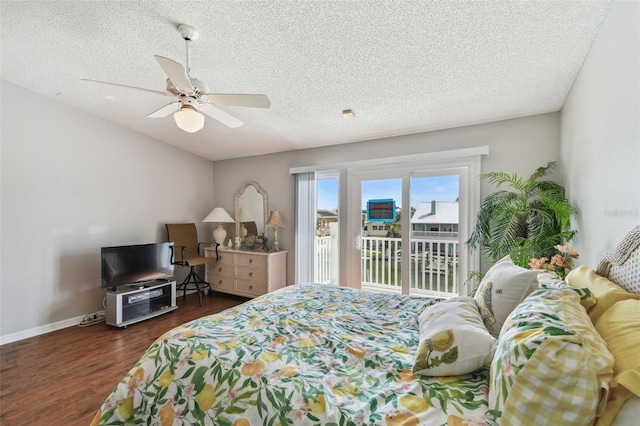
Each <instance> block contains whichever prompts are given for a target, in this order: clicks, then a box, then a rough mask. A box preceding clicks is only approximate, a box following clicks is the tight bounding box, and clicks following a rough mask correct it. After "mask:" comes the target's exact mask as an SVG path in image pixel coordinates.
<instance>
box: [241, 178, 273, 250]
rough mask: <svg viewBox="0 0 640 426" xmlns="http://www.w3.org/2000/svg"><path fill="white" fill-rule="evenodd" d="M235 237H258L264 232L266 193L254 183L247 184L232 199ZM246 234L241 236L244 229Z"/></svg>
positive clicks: (266, 211)
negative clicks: (253, 235) (252, 235)
mask: <svg viewBox="0 0 640 426" xmlns="http://www.w3.org/2000/svg"><path fill="white" fill-rule="evenodd" d="M234 204H235V219H236V236H239V237H240V238H243V237H244V236H245V235H247V234H255V235H260V234H263V233H265V232H266V229H265V223H266V222H267V213H268V210H267V193H266V192H265V190H264V189H262V187H261V186H260V185H259V184H258V183H256V182H248V183H246V184H244V185H243V186H242V188H240V190H239V191H238V192H237V193H236V195H235V198H234ZM243 228H244V229H246V230H247V231H246V233H245V234H244V235H243V232H244V229H243Z"/></svg>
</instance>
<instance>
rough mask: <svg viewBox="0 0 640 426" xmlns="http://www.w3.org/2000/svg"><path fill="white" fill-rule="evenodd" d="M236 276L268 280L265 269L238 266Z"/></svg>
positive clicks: (249, 279) (247, 279) (253, 279)
mask: <svg viewBox="0 0 640 426" xmlns="http://www.w3.org/2000/svg"><path fill="white" fill-rule="evenodd" d="M236 277H238V279H242V280H246V281H266V279H267V272H266V271H265V270H264V269H254V268H242V267H237V268H236Z"/></svg>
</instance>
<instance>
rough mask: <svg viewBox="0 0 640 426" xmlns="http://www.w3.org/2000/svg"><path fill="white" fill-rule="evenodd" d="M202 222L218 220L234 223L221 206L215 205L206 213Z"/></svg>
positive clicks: (219, 221)
mask: <svg viewBox="0 0 640 426" xmlns="http://www.w3.org/2000/svg"><path fill="white" fill-rule="evenodd" d="M202 221H203V222H218V223H235V222H236V221H235V220H233V218H232V217H231V216H230V215H229V213H227V211H226V210H225V209H223V208H222V207H216V208H215V209H213V210H211V213H209V214H208V215H207V217H205V218H204V219H203V220H202Z"/></svg>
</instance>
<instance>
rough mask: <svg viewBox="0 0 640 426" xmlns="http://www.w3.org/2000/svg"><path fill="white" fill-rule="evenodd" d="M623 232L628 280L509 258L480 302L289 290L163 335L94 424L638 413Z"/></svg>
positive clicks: (412, 421)
mask: <svg viewBox="0 0 640 426" xmlns="http://www.w3.org/2000/svg"><path fill="white" fill-rule="evenodd" d="M630 236H631V237H629V236H628V237H627V238H626V239H625V243H624V244H626V245H625V246H624V247H626V248H624V250H622V251H624V253H620V252H618V253H617V254H616V253H613V254H609V255H607V256H605V257H604V258H603V259H605V261H606V262H607V265H608V266H606V265H604V264H603V265H600V266H601V268H600V267H599V268H598V271H599V272H601V273H603V274H605V275H607V274H611V273H613V274H614V275H615V274H617V275H616V276H617V277H620V276H625V277H631V279H627V278H625V280H626V281H629V283H630V284H628V285H627V284H625V283H626V281H625V283H623V286H618V285H617V284H614V283H612V282H611V281H609V280H608V279H607V278H605V277H602V276H600V275H598V274H596V272H595V271H594V270H591V269H589V268H587V267H580V268H577V269H575V270H574V271H572V272H571V274H570V275H569V276H568V277H567V279H566V281H562V280H559V279H541V278H539V273H538V272H537V271H529V270H525V269H523V268H519V267H516V266H515V265H513V263H512V262H509V261H508V259H503V261H500V262H498V264H496V265H494V266H493V267H492V268H491V269H490V270H489V272H488V273H487V275H486V276H485V278H484V279H483V282H482V283H480V287H479V288H478V292H477V293H476V295H475V296H474V297H473V298H471V297H457V298H453V299H447V300H442V299H437V298H412V297H408V296H402V295H389V294H376V293H365V292H361V291H358V290H354V289H349V288H342V287H337V286H331V285H323V284H300V285H295V286H288V287H285V288H284V289H281V290H278V291H276V292H272V293H269V294H266V295H264V296H261V297H259V298H256V299H253V300H252V301H249V302H247V303H244V304H242V305H239V306H237V307H235V308H231V309H228V310H226V311H223V312H221V313H219V314H215V315H211V316H206V317H203V318H199V319H197V320H195V321H192V322H190V323H187V324H184V325H182V326H180V327H177V328H175V329H173V330H170V331H168V332H167V333H165V334H164V335H163V336H160V337H159V338H158V339H157V340H156V342H155V343H154V344H153V345H151V346H150V347H149V349H148V350H147V351H146V352H145V354H144V355H143V356H142V358H140V360H139V361H138V362H137V363H136V364H135V365H134V366H133V368H132V369H131V371H130V372H129V373H128V374H127V375H126V376H125V377H124V378H123V379H122V380H121V381H120V383H119V384H118V385H117V387H116V389H115V390H114V391H113V393H112V394H110V395H109V396H108V397H107V399H106V400H105V402H104V403H103V405H102V406H101V407H100V410H99V411H98V413H97V414H96V416H95V417H94V419H93V422H92V424H96V425H97V424H100V425H109V424H123V423H131V424H161V425H174V424H175V425H191V424H216V425H287V424H294V425H319V424H322V425H363V424H364V425H385V424H386V425H462V424H465V425H485V424H488V425H492V424H505V425H507V424H509V425H510V424H563V425H565V424H567V425H568V424H576V425H579V424H593V423H596V424H598V425H605V424H616V425H623V424H626V422H627V421H629V420H628V419H633V416H636V418H637V416H638V415H640V404H638V402H639V401H640V398H638V396H640V389H638V388H639V387H640V385H639V384H640V365H636V364H637V363H638V362H640V361H639V360H638V359H637V358H639V357H638V356H637V348H638V347H640V341H638V342H636V341H635V340H633V339H636V338H637V335H638V334H639V333H637V330H638V329H639V328H640V289H639V288H636V285H637V282H638V277H639V276H640V272H639V271H640V267H639V268H637V269H636V267H637V265H638V259H639V257H640V248H638V244H637V243H635V242H634V241H635V239H637V241H638V243H640V227H637V228H636V229H635V230H634V231H632V232H631V233H630ZM629 240H631V241H632V243H631V244H629ZM634 244H635V245H634ZM621 246H622V245H621ZM619 251H620V250H619ZM630 265H631V266H630ZM634 265H635V266H634ZM630 268H631V269H630ZM604 269H606V272H602V271H603V270H604ZM601 280H605V281H606V282H604V281H601ZM607 286H613V287H607ZM614 293H615V295H614V296H611V295H612V294H614ZM596 307H597V309H596ZM596 314H597V316H596ZM621 317H622V318H624V321H622V323H623V324H622V326H621V325H620V323H621V321H620V320H619V319H620V318H621ZM634 321H636V322H634ZM611 324H613V326H611ZM611 328H613V329H615V330H614V331H610V329H611ZM620 328H622V329H623V331H622V332H619V330H618V329H620ZM619 334H622V336H623V337H622V338H619V336H618V335H619ZM611 336H613V337H611ZM630 345H631V347H632V349H633V353H632V354H630V352H629V351H630V349H629V346H630ZM634 345H635V346H634ZM620 348H621V349H620ZM610 349H611V350H610ZM614 349H615V350H614ZM559 377H561V378H562V379H559Z"/></svg>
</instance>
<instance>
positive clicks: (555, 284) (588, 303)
mask: <svg viewBox="0 0 640 426" xmlns="http://www.w3.org/2000/svg"><path fill="white" fill-rule="evenodd" d="M538 281H539V282H540V288H546V289H557V290H562V289H568V290H572V291H575V292H576V293H578V296H580V304H581V305H582V307H583V308H584V309H585V310H587V312H589V309H590V308H591V307H592V306H593V305H595V304H596V298H595V297H593V296H592V295H591V290H589V289H588V288H587V287H572V286H570V285H569V284H567V283H566V282H565V281H563V280H561V279H560V278H557V277H556V278H550V279H544V280H540V275H538Z"/></svg>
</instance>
